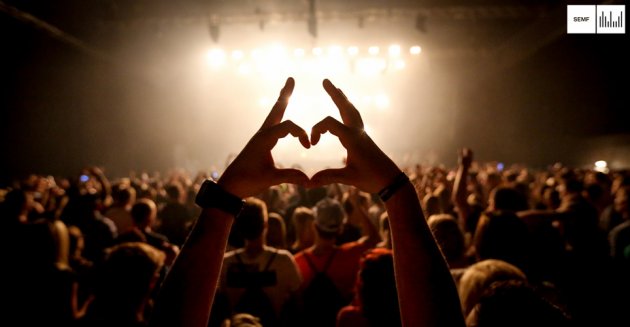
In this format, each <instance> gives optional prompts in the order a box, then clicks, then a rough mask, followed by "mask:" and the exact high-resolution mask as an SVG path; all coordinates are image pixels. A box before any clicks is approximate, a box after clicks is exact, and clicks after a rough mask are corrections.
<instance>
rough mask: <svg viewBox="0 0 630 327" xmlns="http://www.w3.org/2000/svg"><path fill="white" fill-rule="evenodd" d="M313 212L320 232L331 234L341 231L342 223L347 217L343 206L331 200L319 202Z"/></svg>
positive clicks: (326, 199)
mask: <svg viewBox="0 0 630 327" xmlns="http://www.w3.org/2000/svg"><path fill="white" fill-rule="evenodd" d="M313 212H314V213H315V225H317V227H318V228H319V229H320V230H322V231H324V232H329V233H335V232H338V231H339V230H340V229H341V223H342V222H343V218H344V217H345V215H346V213H345V211H344V210H343V207H342V206H341V204H340V203H339V202H338V201H337V200H333V199H331V198H325V199H323V200H321V201H319V202H317V204H315V207H314V208H313Z"/></svg>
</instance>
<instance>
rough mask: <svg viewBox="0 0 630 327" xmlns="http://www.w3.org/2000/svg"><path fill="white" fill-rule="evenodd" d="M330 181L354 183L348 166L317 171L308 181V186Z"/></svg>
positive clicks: (320, 184)
mask: <svg viewBox="0 0 630 327" xmlns="http://www.w3.org/2000/svg"><path fill="white" fill-rule="evenodd" d="M332 183H341V184H346V185H354V182H353V179H352V173H351V171H350V169H349V168H348V167H344V168H335V169H325V170H322V171H318V172H317V173H316V174H315V175H313V177H311V180H310V181H309V183H308V186H309V187H319V186H323V185H328V184H332Z"/></svg>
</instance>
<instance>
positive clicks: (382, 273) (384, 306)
mask: <svg viewBox="0 0 630 327" xmlns="http://www.w3.org/2000/svg"><path fill="white" fill-rule="evenodd" d="M358 276H359V277H358V279H357V283H356V285H355V288H356V296H355V301H354V303H356V304H352V305H349V306H346V307H344V308H342V309H341V310H340V311H339V314H338V316H337V326H338V327H379V326H382V327H385V326H387V327H396V326H402V325H401V321H400V311H399V309H398V294H397V291H396V278H395V277H394V259H393V256H392V251H391V250H388V249H372V250H369V251H368V252H366V253H365V254H364V255H363V257H362V258H361V264H360V269H359V275H358Z"/></svg>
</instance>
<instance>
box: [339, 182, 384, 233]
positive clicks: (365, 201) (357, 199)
mask: <svg viewBox="0 0 630 327" xmlns="http://www.w3.org/2000/svg"><path fill="white" fill-rule="evenodd" d="M341 203H342V204H343V209H344V211H345V212H346V218H345V219H344V221H343V224H342V226H341V233H339V235H337V245H341V244H344V243H348V242H354V241H357V240H358V239H360V238H361V236H362V235H361V234H362V232H361V231H362V225H363V221H364V219H365V217H368V219H369V214H368V210H369V208H370V197H369V195H367V194H365V193H364V192H360V191H358V190H357V189H356V188H350V189H349V190H348V191H347V192H345V193H344V194H343V198H342V200H341ZM374 226H376V225H374ZM363 228H364V227H363Z"/></svg>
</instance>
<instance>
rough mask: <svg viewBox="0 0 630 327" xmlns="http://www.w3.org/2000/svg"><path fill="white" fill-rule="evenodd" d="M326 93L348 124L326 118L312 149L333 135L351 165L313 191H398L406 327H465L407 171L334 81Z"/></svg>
mask: <svg viewBox="0 0 630 327" xmlns="http://www.w3.org/2000/svg"><path fill="white" fill-rule="evenodd" d="M324 89H325V90H326V92H328V94H329V95H330V97H331V98H332V100H333V102H334V103H335V105H336V106H337V108H339V112H340V114H341V118H342V120H343V123H341V122H339V121H337V120H335V119H334V118H332V117H326V118H325V119H324V120H322V121H321V122H319V123H318V124H316V125H315V126H314V127H313V130H312V132H311V144H313V145H315V144H317V142H318V141H319V139H320V136H321V134H323V133H326V132H330V133H332V134H333V135H335V136H337V137H338V138H339V140H340V142H341V144H342V145H343V146H344V147H345V148H346V149H347V151H348V159H347V162H346V166H345V167H344V168H340V169H328V170H324V171H321V172H319V173H317V174H315V175H314V176H313V177H312V179H311V182H310V183H311V185H312V186H319V185H325V184H330V183H336V182H339V183H343V184H349V185H355V186H356V187H358V188H359V189H361V190H364V191H366V192H370V193H376V192H379V191H381V190H383V189H385V188H387V187H389V186H392V185H393V184H395V185H398V188H396V187H394V188H396V191H394V193H393V195H391V197H390V198H389V199H387V200H386V201H385V206H386V208H387V213H388V214H389V218H390V226H391V230H392V238H393V246H394V268H395V272H396V286H397V289H398V299H399V303H400V311H401V318H402V322H403V325H405V326H413V327H416V326H464V319H463V317H462V314H461V310H460V304H459V298H458V296H457V291H456V289H455V284H454V282H453V279H452V278H451V275H450V273H449V270H448V267H447V265H446V262H445V261H444V259H443V257H442V255H441V253H440V251H439V249H438V247H437V244H436V243H435V240H434V239H433V236H432V234H431V231H430V230H429V228H428V226H427V224H426V221H425V219H424V217H423V215H422V209H421V207H420V203H419V201H418V197H417V195H416V193H415V189H414V187H413V185H412V184H411V183H410V182H409V181H408V179H406V180H405V179H404V178H401V177H404V176H401V175H400V174H401V170H400V169H399V168H398V167H397V166H396V164H395V163H394V162H393V161H392V160H391V159H390V158H389V157H387V155H385V153H383V151H381V149H380V148H379V147H378V146H377V145H376V144H375V143H374V142H373V141H372V139H371V138H370V137H369V136H368V135H367V133H366V132H365V130H364V125H363V121H362V119H361V115H360V114H359V111H358V110H357V109H356V108H355V107H354V106H353V105H352V103H350V102H349V101H348V99H347V98H346V96H345V95H344V94H343V92H342V91H341V90H340V89H338V88H336V87H335V86H334V85H333V84H332V83H331V82H330V81H328V80H325V81H324ZM395 181H396V182H399V183H396V182H395Z"/></svg>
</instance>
